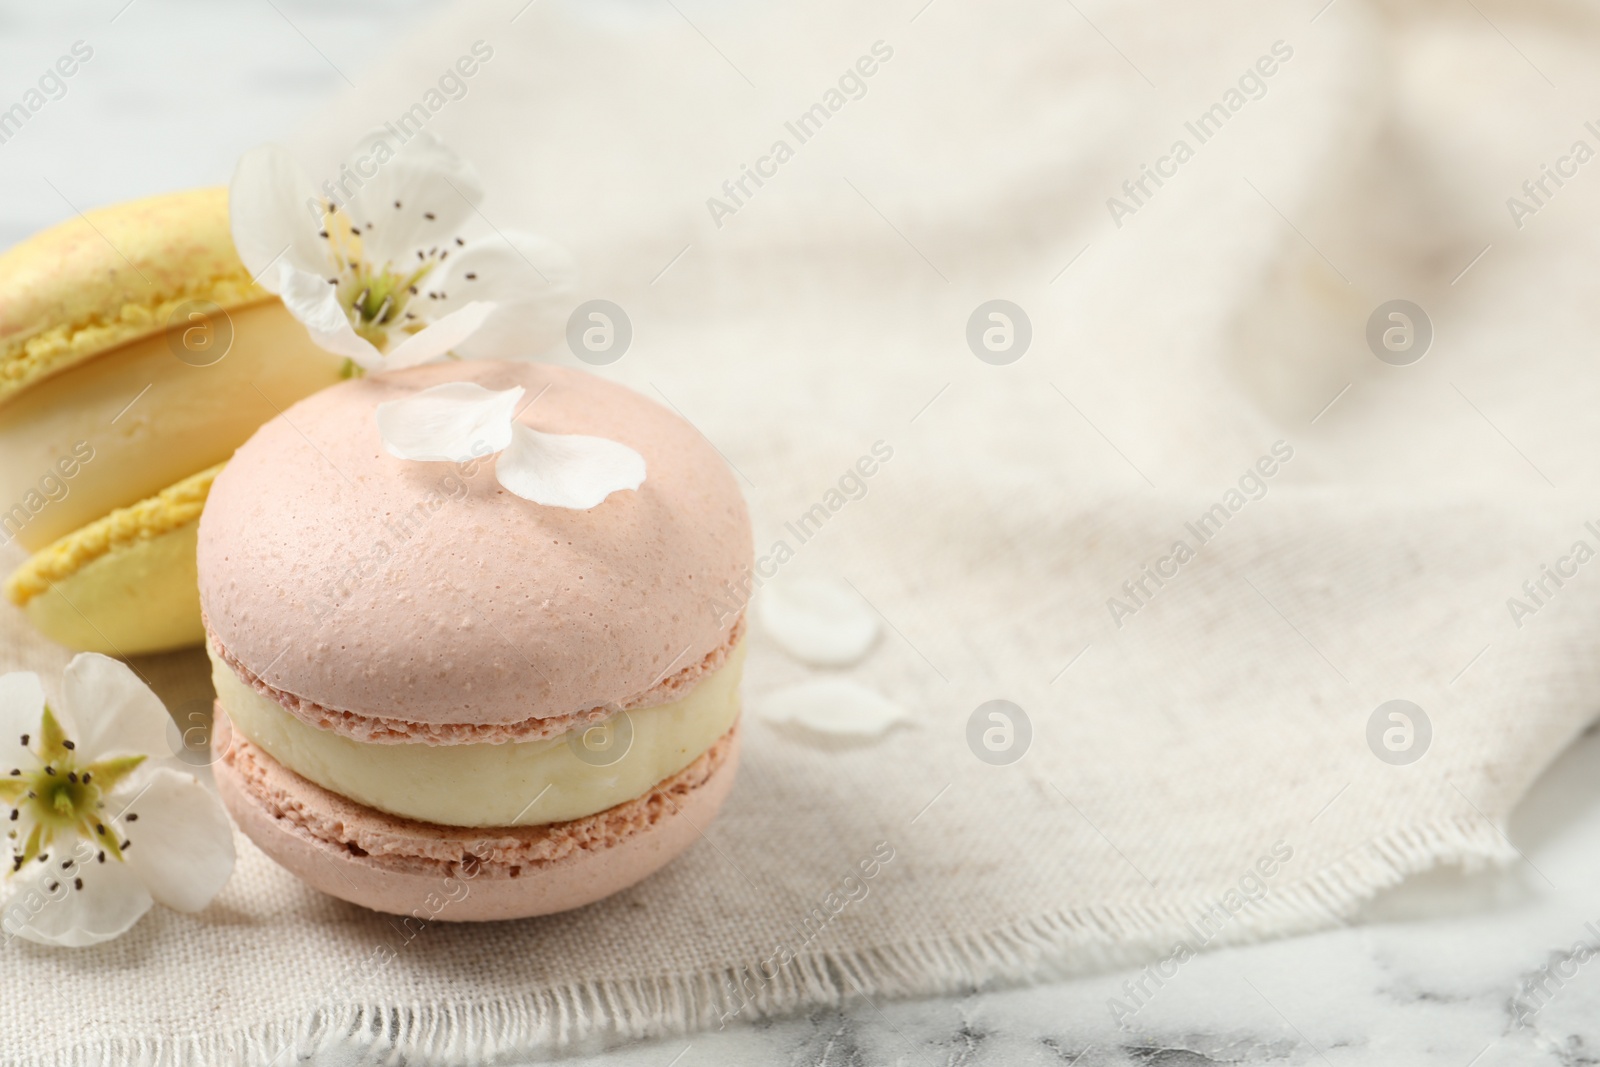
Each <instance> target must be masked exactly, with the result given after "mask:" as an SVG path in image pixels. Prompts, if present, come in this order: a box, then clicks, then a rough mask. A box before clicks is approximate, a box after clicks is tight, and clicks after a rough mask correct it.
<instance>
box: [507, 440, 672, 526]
mask: <svg viewBox="0 0 1600 1067" xmlns="http://www.w3.org/2000/svg"><path fill="white" fill-rule="evenodd" d="M494 473H495V477H497V478H499V479H500V484H501V485H503V486H505V487H506V488H507V489H509V490H511V491H512V492H513V493H515V494H517V495H518V496H520V497H522V498H523V499H524V500H531V501H533V502H534V503H535V504H544V505H547V506H549V507H554V508H575V509H577V510H580V511H586V510H588V509H589V508H592V507H595V506H597V505H598V504H600V503H602V502H603V501H604V500H605V498H606V497H608V496H610V495H611V494H612V493H615V492H617V491H618V490H621V489H637V488H639V486H641V485H643V484H644V474H645V470H644V457H643V456H641V455H639V453H637V452H635V451H634V450H633V449H631V448H629V447H628V446H627V445H625V444H622V443H620V442H617V441H609V440H607V439H606V438H604V437H588V436H585V435H583V434H555V433H540V432H539V431H538V430H530V429H529V428H528V427H526V426H524V425H522V424H521V423H514V424H513V425H512V427H511V443H510V445H508V446H507V447H506V450H505V451H504V452H502V453H500V458H499V459H498V460H496V461H495V465H494Z"/></svg>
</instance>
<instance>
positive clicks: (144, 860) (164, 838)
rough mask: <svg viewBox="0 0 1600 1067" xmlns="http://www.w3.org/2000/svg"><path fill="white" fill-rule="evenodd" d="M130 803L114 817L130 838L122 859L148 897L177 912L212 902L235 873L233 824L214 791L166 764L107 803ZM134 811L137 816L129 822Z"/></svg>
mask: <svg viewBox="0 0 1600 1067" xmlns="http://www.w3.org/2000/svg"><path fill="white" fill-rule="evenodd" d="M125 797H126V798H127V801H128V803H127V807H126V808H123V809H122V814H121V816H120V817H119V818H117V819H116V820H115V824H116V826H117V830H118V832H119V833H121V834H123V835H124V837H125V838H126V839H127V840H128V842H129V846H128V849H127V851H126V852H125V853H124V854H123V856H124V859H123V862H124V863H126V864H127V865H128V866H130V867H132V868H133V871H134V873H135V874H137V875H138V876H139V880H140V881H141V882H143V883H144V887H145V888H146V889H147V890H149V891H150V895H151V896H153V897H155V898H156V900H158V901H160V902H161V903H162V904H165V905H166V906H167V907H169V908H176V909H177V910H178V911H199V910H201V909H202V908H204V907H205V906H206V905H207V904H209V903H211V898H212V897H214V896H216V895H217V893H218V892H220V891H221V889H222V887H223V885H224V884H225V883H226V882H227V881H228V876H229V875H230V874H232V873H233V860H234V854H233V827H232V826H231V825H230V824H229V822H228V815H227V813H226V812H225V811H223V809H222V802H221V801H220V800H218V799H217V796H216V794H215V793H213V792H211V790H209V789H207V788H206V787H205V786H203V785H201V784H200V783H199V782H198V781H197V780H196V779H195V777H194V776H193V775H190V774H183V773H180V772H178V771H175V770H172V769H171V768H168V767H159V768H156V769H155V770H153V771H151V772H149V773H148V774H142V775H138V776H136V777H135V778H132V779H130V780H129V782H128V784H127V785H125V786H124V787H123V788H122V789H121V790H119V791H118V792H117V794H116V795H115V796H113V797H112V798H111V799H110V801H109V804H108V807H110V808H112V809H116V808H120V807H121V806H122V803H123V800H124V798H125ZM130 815H137V816H138V819H137V820H136V821H135V822H132V823H129V821H128V819H129V816H130Z"/></svg>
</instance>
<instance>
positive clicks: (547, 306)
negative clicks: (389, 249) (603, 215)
mask: <svg viewBox="0 0 1600 1067" xmlns="http://www.w3.org/2000/svg"><path fill="white" fill-rule="evenodd" d="M577 277H578V265H577V262H576V261H575V260H574V259H573V258H572V255H571V253H569V252H568V251H567V250H566V249H565V248H562V247H561V246H560V245H558V244H556V243H555V242H554V241H550V240H547V239H545V238H543V237H538V236H535V235H533V234H529V233H518V232H515V231H507V232H506V233H503V234H496V235H492V236H489V237H484V238H482V239H480V240H475V241H469V242H467V246H466V247H465V248H463V249H462V250H461V251H460V252H457V253H455V254H454V255H452V256H451V257H450V259H449V261H448V262H447V263H446V264H445V271H444V272H443V274H442V275H439V274H437V273H436V274H435V275H431V276H429V278H428V286H429V289H430V291H433V292H437V293H438V294H439V298H438V299H437V300H435V301H433V303H434V304H435V305H436V306H437V308H438V309H439V310H441V311H452V310H454V309H455V308H457V307H461V306H464V305H465V304H467V303H468V302H469V301H472V300H492V301H494V303H495V304H496V305H497V307H496V310H495V313H494V314H493V315H492V316H490V317H489V320H488V321H487V322H485V323H484V324H483V328H482V329H480V330H478V332H476V333H474V334H473V335H472V336H471V337H470V338H467V339H466V340H465V341H463V342H461V343H460V344H457V345H455V346H454V351H455V353H456V354H457V355H459V356H461V357H462V358H464V359H518V358H527V357H529V356H536V355H538V354H539V353H540V352H543V351H544V350H545V349H547V348H549V347H550V346H551V345H552V344H555V343H556V342H557V341H559V340H560V339H561V335H562V331H563V330H564V329H565V327H566V320H567V315H568V313H569V312H570V311H571V301H572V292H573V287H574V285H575V284H576V282H577Z"/></svg>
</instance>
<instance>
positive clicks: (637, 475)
mask: <svg viewBox="0 0 1600 1067" xmlns="http://www.w3.org/2000/svg"><path fill="white" fill-rule="evenodd" d="M523 392H524V390H523V388H522V387H521V386H520V385H519V386H514V387H513V388H510V389H506V390H502V391H495V390H493V389H485V388H484V387H483V386H481V385H478V384H476V383H474V382H446V383H445V384H443V385H435V386H433V387H431V388H428V389H423V390H420V391H418V392H416V393H414V394H413V395H411V396H408V397H404V398H402V399H400V400H390V401H387V402H385V403H382V404H379V405H378V411H377V420H378V434H379V436H380V437H382V439H383V447H384V448H385V449H386V450H387V451H388V452H389V454H390V455H392V456H396V457H398V458H400V459H406V460H415V461H419V462H436V463H466V462H469V461H471V460H477V459H481V458H483V457H485V456H488V455H492V454H494V453H496V452H498V453H500V458H499V459H498V460H496V461H495V466H494V473H495V477H496V478H498V479H499V481H500V484H501V485H503V486H505V488H506V489H508V490H510V491H511V492H513V493H515V494H516V495H517V496H520V497H522V498H523V499H524V500H531V501H533V502H534V503H535V504H544V505H546V506H548V507H556V508H574V509H578V510H587V509H589V508H592V507H595V506H597V505H598V504H600V503H601V502H603V501H604V500H605V499H606V497H608V496H610V495H611V494H612V493H615V492H617V491H619V490H623V489H638V488H639V486H641V485H643V484H644V476H645V464H644V457H643V456H641V455H639V453H637V452H635V451H634V450H633V449H631V448H629V447H628V446H627V445H624V444H621V443H619V442H617V441H611V440H607V439H606V438H604V437H589V436H586V435H584V434H554V433H541V432H540V431H538V430H535V429H532V428H530V427H528V426H524V425H523V424H522V423H520V422H518V421H517V418H516V416H517V401H519V400H521V399H522V396H523Z"/></svg>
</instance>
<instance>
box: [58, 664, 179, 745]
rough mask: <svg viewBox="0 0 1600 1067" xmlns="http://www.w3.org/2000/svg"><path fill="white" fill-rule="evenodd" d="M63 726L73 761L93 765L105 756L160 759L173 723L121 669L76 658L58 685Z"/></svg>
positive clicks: (129, 673) (158, 701)
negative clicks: (64, 714) (75, 748)
mask: <svg viewBox="0 0 1600 1067" xmlns="http://www.w3.org/2000/svg"><path fill="white" fill-rule="evenodd" d="M61 696H62V704H63V705H65V707H64V708H63V709H62V710H63V711H66V712H67V713H69V714H70V716H71V719H70V720H64V721H63V725H65V726H66V727H67V729H68V730H69V731H71V732H69V733H68V735H67V737H68V739H69V740H71V741H73V742H75V743H76V744H77V746H78V759H79V760H80V761H81V762H83V763H93V762H95V761H96V760H99V759H103V758H104V757H106V756H108V755H130V756H131V755H140V756H155V757H157V758H165V757H170V756H172V755H173V751H172V747H171V744H170V742H169V739H168V732H169V730H170V729H171V726H172V719H171V717H170V716H168V715H167V709H166V706H165V705H163V704H162V703H161V698H160V697H158V696H156V695H155V694H154V693H152V692H151V691H150V688H149V686H147V685H145V684H144V683H143V682H141V681H140V680H139V676H138V675H136V674H134V673H133V671H132V670H130V669H129V668H128V666H127V664H125V663H121V662H119V661H118V660H114V659H112V658H111V657H109V656H102V655H100V654H99V653H98V652H80V653H78V654H77V655H76V656H73V657H72V662H71V663H69V664H67V670H66V673H65V674H64V675H63V677H62V682H61Z"/></svg>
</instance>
